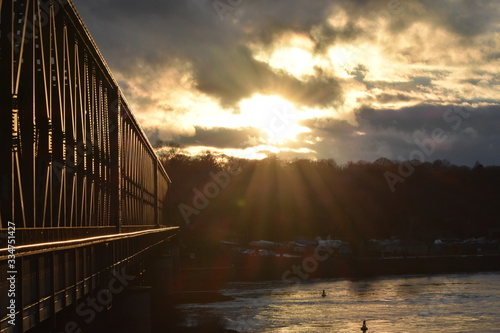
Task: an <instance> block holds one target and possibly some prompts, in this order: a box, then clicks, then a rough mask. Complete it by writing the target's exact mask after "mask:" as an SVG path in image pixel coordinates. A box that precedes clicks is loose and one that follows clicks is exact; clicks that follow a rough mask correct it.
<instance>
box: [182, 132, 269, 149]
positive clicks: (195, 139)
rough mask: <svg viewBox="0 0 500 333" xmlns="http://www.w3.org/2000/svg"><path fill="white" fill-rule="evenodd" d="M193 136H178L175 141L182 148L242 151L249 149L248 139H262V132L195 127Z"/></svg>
mask: <svg viewBox="0 0 500 333" xmlns="http://www.w3.org/2000/svg"><path fill="white" fill-rule="evenodd" d="M195 130H196V132H195V134H194V135H193V136H180V137H177V138H176V139H175V141H176V142H178V143H180V144H181V145H183V146H197V145H199V146H207V147H214V148H219V149H225V148H234V149H244V148H247V147H250V143H249V139H250V138H252V137H254V138H258V137H262V136H263V134H264V133H263V132H262V131H260V130H258V129H255V128H238V129H231V128H225V127H219V128H203V127H196V128H195Z"/></svg>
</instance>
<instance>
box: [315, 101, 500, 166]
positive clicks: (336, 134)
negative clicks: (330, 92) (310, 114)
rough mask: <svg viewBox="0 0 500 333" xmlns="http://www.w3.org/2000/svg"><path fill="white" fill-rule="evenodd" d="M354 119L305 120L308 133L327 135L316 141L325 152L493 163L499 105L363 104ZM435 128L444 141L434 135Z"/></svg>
mask: <svg viewBox="0 0 500 333" xmlns="http://www.w3.org/2000/svg"><path fill="white" fill-rule="evenodd" d="M356 118H357V121H358V125H353V124H350V123H348V122H347V121H345V120H339V119H322V120H319V119H316V120H310V121H308V122H307V125H308V126H309V127H310V128H311V129H312V133H309V135H311V136H319V137H322V138H326V140H325V141H322V142H320V143H318V144H316V145H315V147H314V149H316V150H317V151H318V152H319V153H323V154H330V155H326V156H334V157H335V156H342V159H341V160H340V161H339V162H342V163H345V162H346V161H348V160H369V161H370V160H371V161H373V160H376V159H377V158H379V157H387V158H390V159H398V158H400V157H402V158H403V159H405V160H407V159H409V158H411V157H421V156H423V157H424V158H425V160H426V161H434V160H436V159H448V160H449V161H451V162H452V163H456V164H462V165H469V166H472V165H473V164H474V163H475V161H476V160H480V162H481V163H483V164H487V165H493V164H498V161H499V160H498V149H500V106H485V107H479V108H471V107H463V106H457V105H447V106H434V105H419V106H415V107H411V108H404V109H401V110H375V109H369V108H364V109H361V110H359V111H358V113H357V117H356ZM434 131H439V133H442V135H443V137H445V138H446V139H444V140H442V141H443V142H441V141H440V140H437V141H440V142H437V141H434V140H433V136H432V134H433V133H435V132H434Z"/></svg>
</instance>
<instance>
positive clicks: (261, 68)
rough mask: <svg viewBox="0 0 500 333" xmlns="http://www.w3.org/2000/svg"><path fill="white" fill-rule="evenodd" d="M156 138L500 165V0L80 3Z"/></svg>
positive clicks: (225, 147) (248, 148)
mask: <svg viewBox="0 0 500 333" xmlns="http://www.w3.org/2000/svg"><path fill="white" fill-rule="evenodd" d="M74 2H75V4H76V6H77V8H78V9H79V11H80V14H81V15H82V17H83V18H84V21H85V22H86V24H87V26H88V28H89V30H90V31H91V33H92V35H93V37H94V39H95V40H96V42H97V44H98V45H99V47H100V49H101V51H102V53H103V54H104V57H105V59H106V61H107V62H108V64H109V66H110V68H111V69H112V71H113V74H114V76H115V77H116V79H117V80H118V82H119V84H120V86H121V88H122V90H123V91H124V94H125V96H126V98H127V100H128V101H129V102H130V104H131V108H132V110H133V112H134V113H135V115H136V116H137V118H138V120H139V122H140V123H141V125H142V127H143V128H144V129H145V131H146V133H147V134H148V135H149V137H150V139H151V141H152V142H153V143H154V142H156V140H158V139H161V140H164V141H174V142H177V143H180V144H182V145H183V146H185V147H186V150H187V151H188V152H190V153H193V154H195V153H197V152H200V151H203V150H207V149H210V150H213V151H218V152H223V153H225V154H228V155H234V156H240V157H248V158H263V157H265V156H266V155H268V154H270V153H274V154H278V155H279V156H281V157H286V158H296V157H297V158H318V159H321V158H333V159H335V160H336V161H337V162H338V163H346V162H347V161H351V160H355V161H357V160H366V161H373V160H375V159H377V158H380V157H387V158H390V159H404V160H407V159H414V158H415V159H420V160H426V161H434V160H436V159H448V160H449V161H451V162H452V163H456V164H464V165H473V164H474V162H475V161H476V160H478V161H480V162H481V163H483V164H484V165H492V164H500V154H499V153H498V152H499V151H500V20H499V17H500V2H499V1H497V0H491V1H481V0H476V1H473V0H461V1H460V0H441V1H433V0H380V1H378V0H374V1H369V0H331V1H330V0H182V1H181V0H141V1H137V0H74Z"/></svg>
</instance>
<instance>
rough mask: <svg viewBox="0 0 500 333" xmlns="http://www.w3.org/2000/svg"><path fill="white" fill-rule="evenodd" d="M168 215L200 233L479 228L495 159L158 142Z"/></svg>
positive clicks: (495, 202) (277, 237)
mask: <svg viewBox="0 0 500 333" xmlns="http://www.w3.org/2000/svg"><path fill="white" fill-rule="evenodd" d="M161 158H162V161H163V163H164V165H165V167H166V169H167V172H168V173H169V175H170V177H171V178H172V181H173V184H172V187H171V191H170V195H169V208H170V216H171V221H169V223H171V224H177V225H180V226H182V227H183V232H184V235H185V236H187V237H188V238H189V239H192V240H197V241H200V242H203V243H205V242H211V243H212V242H219V241H220V240H224V239H225V240H231V239H235V238H238V237H239V239H240V241H251V240H258V239H266V240H272V241H286V240H292V239H296V238H299V237H303V238H313V237H315V236H321V237H327V236H328V235H330V236H331V237H332V238H336V239H343V240H346V241H350V242H353V243H356V242H359V241H363V240H369V239H373V238H377V239H383V238H390V237H398V238H400V239H414V240H427V241H431V240H433V239H436V238H443V237H447V238H452V237H457V238H469V237H483V236H484V237H487V236H488V232H489V230H491V229H492V228H495V227H498V226H500V167H483V166H482V165H481V164H479V163H476V166H475V167H473V168H469V167H463V166H456V165H450V163H448V162H447V161H441V160H438V161H435V162H433V163H424V164H419V163H416V162H414V163H409V162H406V163H401V162H395V161H390V160H387V159H379V160H377V161H375V162H373V163H368V162H363V161H360V162H352V163H348V164H346V165H337V164H336V163H335V162H334V161H333V160H320V161H311V160H294V161H284V160H280V159H278V158H276V157H270V158H267V159H264V160H245V159H234V158H228V157H225V156H216V155H213V154H211V153H209V152H207V153H205V154H203V155H200V156H197V157H188V156H186V155H185V154H183V153H182V150H181V149H179V148H175V147H174V148H172V149H171V150H170V151H167V152H164V153H163V155H162V157H161Z"/></svg>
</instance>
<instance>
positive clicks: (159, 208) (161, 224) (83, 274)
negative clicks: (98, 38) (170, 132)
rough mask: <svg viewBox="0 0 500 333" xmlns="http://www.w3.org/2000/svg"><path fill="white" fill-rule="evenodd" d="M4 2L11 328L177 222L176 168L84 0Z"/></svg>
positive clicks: (85, 290)
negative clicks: (86, 18) (83, 13)
mask: <svg viewBox="0 0 500 333" xmlns="http://www.w3.org/2000/svg"><path fill="white" fill-rule="evenodd" d="M0 11H1V12H0V198H1V202H0V225H1V230H0V231H1V232H0V236H1V238H0V259H1V261H0V269H1V270H0V318H1V319H0V320H1V322H0V332H25V331H27V330H29V329H31V328H33V327H36V326H37V325H39V324H40V323H41V322H44V321H46V320H48V319H50V318H53V317H54V315H55V314H56V313H57V312H59V311H61V310H62V309H64V308H67V307H70V306H75V305H76V303H77V302H78V301H79V300H80V299H82V298H83V297H84V296H86V295H89V294H93V293H94V294H95V293H97V292H98V291H99V290H102V288H106V286H107V284H108V282H109V280H110V278H112V276H113V275H112V274H113V272H117V271H120V270H121V269H124V268H125V269H129V270H133V269H134V268H135V267H136V266H137V264H138V263H139V262H140V261H141V260H143V259H144V256H145V255H147V254H148V253H149V252H151V251H154V250H155V249H156V248H158V247H159V246H160V245H162V244H164V243H165V242H167V241H169V240H170V239H171V238H172V237H174V236H175V234H176V233H177V228H176V227H167V226H166V225H167V224H168V220H167V216H166V199H167V191H168V188H169V185H170V179H169V177H168V175H167V173H166V172H165V170H164V168H163V167H162V165H161V164H160V162H159V160H158V158H157V157H156V155H155V152H154V151H153V148H152V147H151V144H150V143H149V141H148V140H147V138H146V136H145V134H144V132H143V131H142V129H141V128H140V127H139V125H138V123H137V121H136V119H135V118H134V116H133V114H132V112H131V110H130V108H129V106H128V104H127V102H126V100H125V98H124V96H123V94H122V92H121V90H120V88H119V87H118V84H117V82H116V80H115V79H114V78H113V76H112V74H111V71H110V69H109V68H108V66H107V64H106V62H105V60H104V58H103V56H102V54H101V53H100V52H99V49H98V47H97V46H96V43H95V42H94V40H93V39H92V37H91V35H90V33H89V32H88V30H87V28H86V27H85V24H84V23H83V20H82V18H81V17H80V15H79V14H78V12H77V10H76V8H75V5H74V4H73V3H72V1H71V0H0ZM11 276H15V280H8V278H9V277H11ZM12 281H15V283H13V284H12V283H11V282H12ZM12 286H14V293H11V291H12ZM11 294H12V295H11ZM11 296H12V297H11ZM11 302H13V303H15V310H12V311H11V310H9V309H8V306H9V305H10V303H11ZM12 319H15V325H12ZM9 322H10V323H9Z"/></svg>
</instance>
